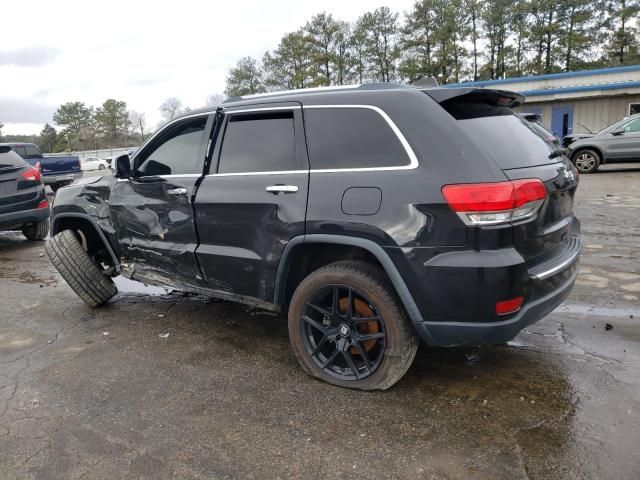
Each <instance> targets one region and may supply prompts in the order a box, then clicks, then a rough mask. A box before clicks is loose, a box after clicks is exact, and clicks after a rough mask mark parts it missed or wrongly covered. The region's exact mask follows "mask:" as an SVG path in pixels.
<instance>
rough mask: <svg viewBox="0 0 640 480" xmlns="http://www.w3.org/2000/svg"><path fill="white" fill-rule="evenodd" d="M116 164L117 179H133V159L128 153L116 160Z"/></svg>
mask: <svg viewBox="0 0 640 480" xmlns="http://www.w3.org/2000/svg"><path fill="white" fill-rule="evenodd" d="M115 162H116V174H115V177H116V178H129V177H131V159H130V158H129V155H127V154H126V153H125V154H124V155H119V156H117V157H116V158H115Z"/></svg>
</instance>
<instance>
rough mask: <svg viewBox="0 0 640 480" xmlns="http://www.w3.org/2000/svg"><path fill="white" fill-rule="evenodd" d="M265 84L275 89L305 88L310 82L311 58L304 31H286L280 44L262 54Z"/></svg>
mask: <svg viewBox="0 0 640 480" xmlns="http://www.w3.org/2000/svg"><path fill="white" fill-rule="evenodd" d="M262 63H263V64H264V69H265V72H266V79H265V84H266V85H267V86H268V87H270V88H273V89H276V90H289V89H295V88H305V87H308V86H311V85H310V84H312V79H311V76H312V70H313V69H312V64H313V63H312V60H311V53H310V49H309V46H308V43H307V41H306V39H305V35H304V32H302V30H298V31H297V32H291V33H287V34H286V35H285V36H284V37H282V40H280V45H278V47H277V48H276V49H275V50H274V51H273V52H267V53H265V55H264V59H263V62H262Z"/></svg>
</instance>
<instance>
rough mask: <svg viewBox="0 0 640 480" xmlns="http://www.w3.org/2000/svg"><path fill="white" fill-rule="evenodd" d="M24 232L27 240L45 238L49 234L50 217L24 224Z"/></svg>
mask: <svg viewBox="0 0 640 480" xmlns="http://www.w3.org/2000/svg"><path fill="white" fill-rule="evenodd" d="M21 230H22V234H23V235H24V236H25V237H27V240H44V239H45V238H46V236H47V235H48V234H49V219H45V220H40V221H39V222H35V223H28V224H27V225H23V226H22V229H21Z"/></svg>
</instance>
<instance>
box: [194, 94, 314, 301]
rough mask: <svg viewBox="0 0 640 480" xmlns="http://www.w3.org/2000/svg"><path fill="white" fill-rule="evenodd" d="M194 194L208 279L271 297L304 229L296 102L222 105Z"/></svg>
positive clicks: (303, 166) (303, 158) (302, 150)
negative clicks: (292, 243)
mask: <svg viewBox="0 0 640 480" xmlns="http://www.w3.org/2000/svg"><path fill="white" fill-rule="evenodd" d="M224 117H225V118H224V121H223V125H222V128H221V131H220V133H219V134H218V135H217V137H218V139H219V140H218V141H217V142H216V148H215V149H214V154H213V160H212V162H211V172H212V173H211V174H210V175H207V176H206V177H205V178H204V179H203V181H202V184H201V185H200V187H199V189H198V193H197V195H196V199H195V211H196V223H197V225H198V234H199V238H200V245H199V246H198V249H197V251H196V254H197V258H198V261H199V263H200V265H201V267H202V270H203V273H204V275H205V278H206V282H207V285H208V286H209V287H210V288H213V289H216V290H222V291H225V292H227V293H232V294H235V295H241V296H243V297H252V298H256V299H258V300H262V301H267V302H271V301H273V286H274V281H275V276H276V271H277V268H278V262H279V260H280V257H281V256H282V252H283V250H284V248H285V246H286V245H287V243H288V242H289V240H290V239H291V238H293V237H296V236H298V235H303V234H304V228H305V214H306V207H307V190H308V183H309V164H308V159H307V150H306V144H305V140H304V132H303V123H302V116H301V110H300V105H299V104H294V103H290V102H289V103H284V104H283V103H276V104H270V105H265V104H262V105H260V106H256V107H254V108H249V107H244V108H242V109H235V110H234V109H227V110H225V112H224Z"/></svg>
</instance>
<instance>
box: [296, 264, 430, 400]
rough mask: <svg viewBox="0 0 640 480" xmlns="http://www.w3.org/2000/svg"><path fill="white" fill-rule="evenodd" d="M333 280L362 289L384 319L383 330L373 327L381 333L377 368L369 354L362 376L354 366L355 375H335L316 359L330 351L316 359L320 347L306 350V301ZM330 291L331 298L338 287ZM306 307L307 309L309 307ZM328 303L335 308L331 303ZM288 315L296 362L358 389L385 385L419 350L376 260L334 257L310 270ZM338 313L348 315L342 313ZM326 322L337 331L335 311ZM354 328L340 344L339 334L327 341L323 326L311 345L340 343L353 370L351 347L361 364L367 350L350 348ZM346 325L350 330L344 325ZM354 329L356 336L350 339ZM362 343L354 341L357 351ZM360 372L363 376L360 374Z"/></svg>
mask: <svg viewBox="0 0 640 480" xmlns="http://www.w3.org/2000/svg"><path fill="white" fill-rule="evenodd" d="M336 285H340V287H338V288H344V289H346V290H347V291H348V292H352V291H353V292H355V294H360V293H362V294H364V295H363V298H364V299H366V300H367V301H368V302H369V303H368V305H369V307H372V308H373V310H372V311H373V312H376V313H377V316H379V317H380V318H381V320H382V321H383V322H382V327H381V330H376V332H381V333H384V335H385V337H384V342H385V343H384V344H382V345H381V350H380V354H379V355H380V356H379V360H377V363H376V365H377V366H376V368H371V367H369V360H367V367H369V368H367V369H366V370H365V373H366V375H364V376H363V375H362V372H360V375H358V374H355V372H354V375H352V376H353V378H346V375H345V376H343V377H342V378H340V376H336V373H335V372H334V371H332V370H331V368H325V369H323V368H321V365H319V363H324V362H326V361H327V359H328V358H330V357H331V355H330V354H329V353H327V354H326V356H324V357H323V360H322V361H320V355H324V354H323V353H317V354H314V353H313V352H310V351H309V350H310V346H309V344H310V340H309V338H310V337H309V330H308V329H309V327H308V326H306V324H305V322H306V320H303V316H304V317H308V315H307V312H309V311H315V310H314V309H315V307H309V303H310V302H311V299H313V298H317V297H316V295H317V294H318V292H321V291H323V289H327V288H331V289H333V288H334V286H336ZM333 291H334V292H336V291H337V290H335V289H334V290H333ZM331 295H333V298H335V296H336V293H333V294H331ZM365 296H366V298H365ZM337 297H338V298H339V297H340V294H337ZM349 298H351V293H349ZM342 300H344V299H340V301H342ZM308 302H309V303H308ZM333 302H334V301H332V303H333ZM347 303H348V302H347ZM334 305H337V303H334ZM310 308H311V310H309V309H310ZM341 308H343V307H338V310H339V309H341ZM332 309H333V310H336V308H335V307H333V308H332ZM366 316H367V315H365V317H366ZM288 317H289V338H290V341H291V346H292V348H293V353H294V354H295V356H296V358H297V359H298V362H299V363H300V365H301V366H302V368H303V369H304V370H305V371H306V372H307V373H309V374H310V375H312V376H314V377H316V378H319V379H320V380H323V381H325V382H327V383H330V384H332V385H337V386H340V387H346V388H354V389H359V390H386V389H387V388H389V387H391V386H393V385H394V384H395V383H396V382H397V381H398V380H400V379H401V378H402V377H403V375H404V374H405V373H406V372H407V370H408V369H409V367H410V366H411V364H412V362H413V359H414V358H415V355H416V352H417V350H418V345H419V339H418V336H417V335H416V333H415V331H414V330H413V327H412V326H411V324H410V322H409V320H408V319H407V317H406V314H405V311H404V308H403V307H402V305H401V304H400V302H399V300H398V298H397V297H396V294H395V292H394V289H393V287H392V286H391V284H390V283H389V282H388V280H387V277H386V275H385V273H384V272H383V271H382V270H380V269H379V268H377V267H376V266H373V265H371V264H369V263H366V262H357V261H343V262H337V263H332V264H330V265H327V266H325V267H322V268H320V269H318V270H316V271H314V272H312V273H311V274H309V275H308V276H307V277H306V278H305V279H304V280H302V282H301V283H300V285H298V287H297V288H296V290H295V292H294V294H293V297H292V299H291V304H290V306H289V314H288ZM324 318H325V319H326V318H327V317H326V316H325V317H324ZM341 318H346V317H344V316H342V317H341ZM356 318H357V317H356ZM325 321H326V320H325ZM342 321H343V320H339V321H338V323H341V322H342ZM326 322H327V323H323V325H327V324H328V323H329V322H328V321H326ZM330 323H331V325H332V327H327V328H331V329H332V330H331V331H332V332H333V333H336V332H340V331H341V330H340V328H342V326H341V325H340V326H337V325H336V326H335V327H333V325H334V321H333V316H332V320H331V322H330ZM319 326H322V325H319ZM357 328H358V327H357V326H356V327H352V329H351V331H350V333H348V334H347V336H345V337H342V338H343V339H345V340H347V342H348V343H345V342H343V347H339V343H338V342H339V341H341V340H339V339H340V336H339V335H338V337H337V338H338V339H331V340H326V341H325V339H324V336H328V334H326V333H324V332H323V333H320V336H323V339H322V340H320V341H319V342H316V343H315V345H312V347H314V349H315V350H318V349H319V347H318V345H319V344H322V345H326V346H327V348H329V349H332V348H333V349H335V350H334V352H335V351H339V350H340V348H342V350H341V353H342V355H343V356H344V359H345V360H347V358H346V357H347V355H348V356H349V357H351V360H350V363H349V364H350V365H351V366H352V367H353V366H356V370H358V368H359V367H357V364H356V363H355V362H354V355H352V353H351V352H354V353H355V354H356V356H357V357H356V358H358V357H359V358H360V359H361V360H362V362H361V365H364V362H365V359H364V357H365V355H367V356H368V353H366V354H365V353H358V351H354V349H355V348H356V347H355V345H356V343H355V338H358V335H359V332H357V331H356V332H355V333H354V331H355V330H357ZM346 331H349V330H348V329H347V330H346ZM352 335H353V338H354V340H352ZM381 341H382V340H381ZM352 342H353V343H352ZM352 345H353V346H352ZM362 347H365V348H366V349H367V350H368V349H369V347H368V346H366V343H362V342H360V344H359V346H358V350H359V352H363V350H362ZM323 348H324V347H323ZM374 348H377V347H374ZM329 351H331V350H329ZM314 358H315V360H314ZM352 367H351V368H350V372H353V368H352ZM363 368H364V366H363ZM345 372H346V369H345ZM359 376H360V377H362V378H358V377H359Z"/></svg>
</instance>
